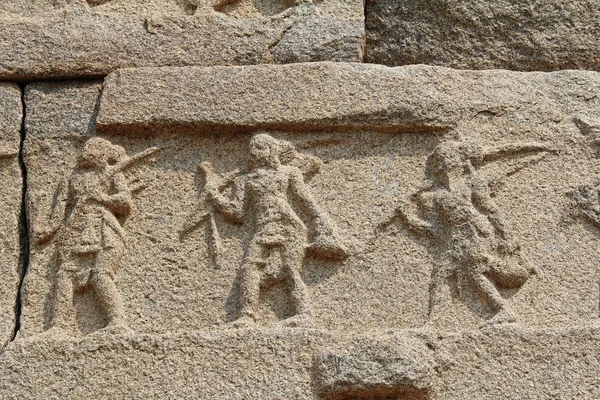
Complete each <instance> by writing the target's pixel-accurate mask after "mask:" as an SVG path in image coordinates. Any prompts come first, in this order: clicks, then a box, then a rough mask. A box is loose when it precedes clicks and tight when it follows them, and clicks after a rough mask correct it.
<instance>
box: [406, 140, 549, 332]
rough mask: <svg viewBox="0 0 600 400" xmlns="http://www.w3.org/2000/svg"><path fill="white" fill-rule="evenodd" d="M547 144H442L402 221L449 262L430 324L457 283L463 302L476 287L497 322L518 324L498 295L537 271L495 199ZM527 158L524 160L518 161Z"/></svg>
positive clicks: (437, 271)
mask: <svg viewBox="0 0 600 400" xmlns="http://www.w3.org/2000/svg"><path fill="white" fill-rule="evenodd" d="M549 150H550V148H549V147H548V146H547V145H545V144H543V143H508V144H504V145H500V146H496V147H491V148H482V147H480V146H479V145H478V144H477V143H469V142H467V141H455V142H445V143H442V144H439V145H438V146H437V147H436V148H435V149H434V150H433V153H432V154H431V155H430V156H429V158H428V160H427V170H426V177H427V178H428V180H427V181H425V182H424V183H423V184H422V185H421V187H420V188H419V189H418V190H417V191H415V192H414V193H412V194H411V195H410V196H409V198H408V199H407V200H405V203H404V204H403V205H401V206H400V207H399V208H398V209H397V211H396V216H397V217H398V218H399V219H400V220H401V221H402V223H403V224H404V225H405V226H406V227H407V228H408V229H409V230H411V231H412V232H414V233H415V234H418V235H420V236H423V237H426V238H430V239H432V241H433V242H434V243H435V244H437V245H439V246H442V248H443V250H441V251H440V253H441V254H443V255H445V257H446V259H445V260H440V264H439V265H438V266H436V267H434V269H433V271H432V277H431V278H432V280H431V287H430V294H431V299H430V301H429V318H430V320H435V319H436V318H439V316H438V315H437V314H438V313H439V311H438V309H439V306H440V303H441V302H444V301H446V300H447V298H448V293H447V292H446V293H443V291H442V290H441V286H442V285H447V284H448V282H447V281H448V280H449V279H453V280H454V284H455V285H456V287H455V288H456V290H457V292H458V293H459V295H461V296H462V293H461V292H462V291H463V290H465V289H466V287H465V286H470V287H472V288H473V289H474V290H475V291H476V293H477V294H478V295H479V297H480V298H481V299H482V300H483V301H484V302H485V303H487V304H489V306H490V307H491V308H492V310H493V312H494V314H495V315H494V316H493V318H491V320H490V321H489V322H490V323H505V322H514V321H515V320H516V318H517V316H516V314H515V313H514V312H513V311H512V310H511V308H510V306H509V305H508V303H507V301H506V300H505V299H504V298H503V297H502V295H501V294H500V292H499V291H498V288H497V286H499V287H505V288H509V289H513V288H519V287H521V286H522V285H523V284H524V283H525V282H526V281H527V279H528V278H529V276H530V274H532V273H533V272H534V271H535V267H534V266H532V265H530V263H529V261H528V260H527V259H525V258H524V257H523V255H522V253H521V249H520V247H521V245H520V242H519V240H518V238H516V237H514V233H513V231H512V228H511V227H510V225H509V224H508V223H507V221H506V219H505V218H504V217H503V216H502V214H503V212H502V211H501V210H500V209H499V207H498V205H497V204H496V202H495V201H494V199H493V197H492V196H493V194H494V193H493V188H494V187H496V188H497V187H498V186H499V185H500V184H501V182H502V181H503V180H504V179H505V178H506V177H507V176H510V175H513V174H514V173H516V172H518V171H519V170H521V169H523V168H525V167H526V166H528V165H532V164H534V163H536V162H539V161H541V160H542V159H543V156H544V155H546V153H547V152H548V151H549ZM515 156H521V159H520V160H514V159H511V157H515Z"/></svg>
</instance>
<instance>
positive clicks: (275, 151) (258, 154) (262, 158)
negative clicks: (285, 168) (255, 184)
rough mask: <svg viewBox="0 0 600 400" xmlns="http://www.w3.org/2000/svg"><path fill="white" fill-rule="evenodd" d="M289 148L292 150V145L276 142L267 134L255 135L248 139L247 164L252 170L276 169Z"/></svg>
mask: <svg viewBox="0 0 600 400" xmlns="http://www.w3.org/2000/svg"><path fill="white" fill-rule="evenodd" d="M289 148H291V149H292V150H293V147H292V145H291V144H290V143H288V142H286V141H284V140H277V139H275V138H274V137H273V136H271V135H269V134H268V133H264V132H260V133H256V134H255V135H254V136H252V139H250V149H249V152H248V163H249V164H250V167H254V168H256V167H271V168H276V167H277V166H279V165H280V164H281V163H282V160H281V158H282V157H285V156H286V153H287V151H289Z"/></svg>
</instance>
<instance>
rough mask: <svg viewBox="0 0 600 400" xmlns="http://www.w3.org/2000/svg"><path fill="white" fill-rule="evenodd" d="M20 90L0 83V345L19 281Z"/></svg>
mask: <svg viewBox="0 0 600 400" xmlns="http://www.w3.org/2000/svg"><path fill="white" fill-rule="evenodd" d="M22 118H23V107H22V106H21V90H20V89H19V87H18V86H17V85H14V84H9V83H0V182H2V184H1V185H0V199H1V200H0V276H1V277H2V278H1V279H0V282H1V283H0V347H3V346H4V345H5V344H6V343H7V342H8V341H9V340H11V339H12V337H13V335H14V331H15V323H16V321H15V316H16V312H17V308H16V307H17V295H18V292H19V284H20V282H21V278H20V276H21V267H22V266H21V265H20V264H19V261H20V258H19V256H20V253H21V252H20V247H19V246H20V215H21V197H22V187H23V185H22V183H23V179H22V177H21V168H20V166H19V145H20V141H21V121H22Z"/></svg>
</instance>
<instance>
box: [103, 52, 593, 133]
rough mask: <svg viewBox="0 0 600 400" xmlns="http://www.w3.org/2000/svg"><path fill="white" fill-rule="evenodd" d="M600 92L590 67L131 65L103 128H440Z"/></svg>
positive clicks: (107, 103) (535, 110)
mask: <svg viewBox="0 0 600 400" xmlns="http://www.w3.org/2000/svg"><path fill="white" fill-rule="evenodd" d="M599 91H600V75H599V74H597V73H595V72H583V71H581V72H580V71H564V72H557V73H552V74H547V73H515V72H509V71H458V70H452V69H448V68H441V67H429V66H422V65H420V66H406V67H397V68H388V67H384V66H378V65H365V64H352V63H331V62H323V63H306V64H293V65H257V66H243V67H209V68H203V67H184V68H141V69H126V70H121V71H117V72H115V73H113V74H111V75H109V76H108V77H107V78H106V79H105V83H104V92H103V96H102V99H101V106H100V114H99V117H98V120H97V127H98V128H99V130H101V131H110V132H118V131H123V132H125V131H126V132H128V133H132V132H136V131H147V130H156V129H161V128H163V129H164V128H173V127H177V128H184V127H188V128H190V127H191V128H207V127H209V128H210V127H221V128H224V127H229V128H246V129H257V128H268V129H291V130H301V129H357V128H358V129H371V130H383V131H393V132H398V131H400V132H401V131H408V132H439V131H444V130H448V129H451V128H454V127H456V126H457V125H458V124H459V122H460V121H461V120H462V121H468V120H470V119H472V118H474V117H476V116H478V115H481V113H483V114H485V113H487V114H486V115H488V114H489V115H502V114H503V113H505V112H506V110H509V109H518V108H522V109H523V110H524V113H526V114H527V116H528V118H532V121H537V122H541V120H543V119H544V118H545V117H543V115H544V114H548V113H555V114H556V113H558V114H563V113H565V112H566V111H569V110H570V109H572V108H573V107H574V106H573V104H574V103H577V102H578V101H579V100H578V97H582V96H583V97H585V96H586V95H587V96H588V97H589V96H591V97H590V98H593V97H594V96H597V94H598V93H599ZM571 103H573V104H571ZM525 110H526V111H525ZM561 118H562V117H561Z"/></svg>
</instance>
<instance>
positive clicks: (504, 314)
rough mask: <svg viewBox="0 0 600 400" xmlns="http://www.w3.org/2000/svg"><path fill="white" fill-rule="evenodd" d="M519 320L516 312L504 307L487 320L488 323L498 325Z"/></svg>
mask: <svg viewBox="0 0 600 400" xmlns="http://www.w3.org/2000/svg"><path fill="white" fill-rule="evenodd" d="M516 320H517V316H516V315H515V313H514V312H512V311H511V310H510V309H508V308H503V309H501V310H500V311H498V313H496V315H494V317H493V318H491V319H490V320H489V321H487V323H486V325H498V324H507V323H509V322H515V321H516Z"/></svg>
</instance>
